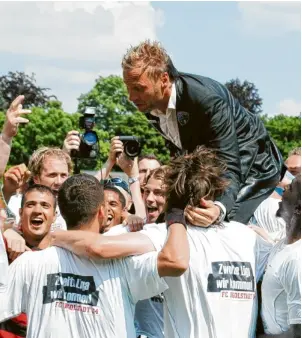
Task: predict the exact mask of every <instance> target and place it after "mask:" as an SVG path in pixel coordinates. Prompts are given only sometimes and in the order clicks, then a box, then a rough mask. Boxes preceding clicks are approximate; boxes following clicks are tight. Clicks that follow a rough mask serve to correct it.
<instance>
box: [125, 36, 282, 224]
mask: <svg viewBox="0 0 302 338" xmlns="http://www.w3.org/2000/svg"><path fill="white" fill-rule="evenodd" d="M122 68H123V77H124V82H125V84H126V86H127V90H128V93H129V98H130V100H131V101H132V102H133V103H134V104H135V105H136V106H137V108H138V109H139V110H140V111H141V112H143V113H145V114H146V116H147V118H148V120H149V122H150V123H151V124H152V125H153V126H154V127H155V128H156V129H157V130H158V131H159V132H160V133H161V134H162V136H163V137H165V139H166V140H167V145H168V146H169V149H170V151H171V155H172V156H178V155H180V154H184V153H191V152H192V151H193V150H194V149H195V148H196V147H197V146H198V145H205V146H207V147H209V148H213V149H215V150H216V151H217V154H218V155H219V156H220V157H221V158H222V159H223V160H224V161H225V163H226V166H227V169H228V170H227V178H228V179H229V180H230V185H229V187H228V189H227V190H226V192H225V193H224V194H223V195H222V196H221V197H220V198H219V200H217V201H215V202H209V201H206V200H203V201H202V206H203V209H202V210H201V209H199V210H198V213H199V214H200V217H199V220H198V221H199V223H202V224H203V225H208V224H212V223H214V222H217V221H219V220H223V218H224V217H227V219H228V220H235V221H239V222H242V223H245V224H246V223H247V222H248V221H249V219H250V217H251V216H252V214H253V212H254V210H255V209H256V208H257V206H258V205H259V204H260V203H261V202H262V201H263V200H264V199H265V198H267V197H268V196H269V195H270V194H271V193H272V191H273V190H274V187H275V186H276V185H277V184H278V182H279V180H280V174H281V168H282V164H283V161H282V157H281V155H280V153H279V151H278V149H277V148H276V146H275V145H274V143H273V142H272V140H271V139H270V137H269V135H268V133H267V130H266V129H265V127H264V125H263V123H262V122H261V120H260V119H259V117H258V116H256V115H254V114H252V113H251V112H249V111H248V110H247V109H245V108H244V107H242V106H241V105H240V104H239V102H238V101H237V100H236V99H235V98H234V97H233V96H232V94H231V93H230V92H229V91H228V90H227V88H226V87H225V86H223V85H221V84H220V83H218V82H216V81H214V80H212V79H209V78H206V77H203V76H198V75H192V74H186V73H181V72H178V71H177V70H176V69H175V68H174V66H173V63H172V61H171V59H170V57H169V56H168V54H167V53H166V51H165V50H164V48H162V47H161V46H160V44H159V43H158V42H150V41H145V42H142V43H140V44H139V45H138V46H135V47H131V48H130V49H129V50H128V51H127V53H126V54H125V55H124V58H123V61H122ZM188 213H189V216H190V215H192V214H190V210H188ZM195 215H196V213H195ZM188 218H189V219H190V217H188ZM196 221H197V219H195V220H194V219H192V223H194V222H196Z"/></svg>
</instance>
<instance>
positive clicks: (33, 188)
mask: <svg viewBox="0 0 302 338" xmlns="http://www.w3.org/2000/svg"><path fill="white" fill-rule="evenodd" d="M32 191H39V192H41V193H45V194H49V195H51V196H52V197H53V206H54V210H56V207H57V198H56V195H55V194H54V192H53V191H52V190H51V189H50V188H49V187H47V186H45V185H42V184H33V185H30V186H28V188H27V189H26V190H25V191H24V193H23V195H22V200H21V208H23V207H24V204H25V200H26V196H27V194H29V193H30V192H32Z"/></svg>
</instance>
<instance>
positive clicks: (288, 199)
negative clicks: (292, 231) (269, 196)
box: [277, 175, 301, 224]
mask: <svg viewBox="0 0 302 338" xmlns="http://www.w3.org/2000/svg"><path fill="white" fill-rule="evenodd" d="M299 198H301V176H300V175H299V178H295V179H294V180H293V181H292V183H291V184H289V185H288V186H286V187H285V189H284V193H283V195H282V200H281V201H280V203H279V209H278V210H277V216H278V217H282V218H283V219H284V221H285V222H286V224H289V222H290V219H291V217H292V215H293V212H294V208H295V204H296V202H297V201H298V199H299Z"/></svg>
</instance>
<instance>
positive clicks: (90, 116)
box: [71, 107, 99, 159]
mask: <svg viewBox="0 0 302 338" xmlns="http://www.w3.org/2000/svg"><path fill="white" fill-rule="evenodd" d="M94 126H95V108H93V107H87V108H86V110H85V113H84V114H83V116H81V117H80V120H79V127H80V128H81V129H84V130H85V131H84V133H82V134H80V139H81V143H80V147H79V150H78V151H76V150H75V151H72V152H71V156H72V157H77V158H89V159H96V158H97V157H98V154H99V138H98V135H97V133H96V132H95V131H94V130H93V128H94Z"/></svg>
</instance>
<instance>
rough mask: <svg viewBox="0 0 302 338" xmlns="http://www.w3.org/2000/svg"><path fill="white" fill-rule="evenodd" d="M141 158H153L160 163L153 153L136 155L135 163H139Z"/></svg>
mask: <svg viewBox="0 0 302 338" xmlns="http://www.w3.org/2000/svg"><path fill="white" fill-rule="evenodd" d="M142 160H154V161H157V162H158V163H159V164H160V165H162V164H161V162H160V160H159V159H158V158H157V157H156V156H155V155H154V154H146V155H140V156H139V157H138V161H137V163H139V162H140V161H142Z"/></svg>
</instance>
